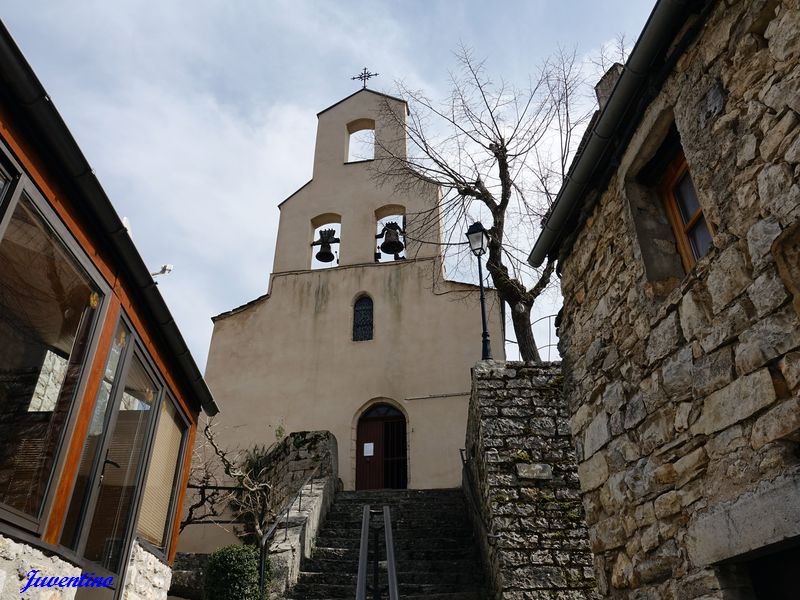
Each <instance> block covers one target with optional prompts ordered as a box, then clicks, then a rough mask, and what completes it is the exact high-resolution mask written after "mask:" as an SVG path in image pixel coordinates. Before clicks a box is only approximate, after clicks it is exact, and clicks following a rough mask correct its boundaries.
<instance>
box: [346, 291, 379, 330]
mask: <svg viewBox="0 0 800 600" xmlns="http://www.w3.org/2000/svg"><path fill="white" fill-rule="evenodd" d="M362 300H369V303H370V311H369V312H370V331H369V337H364V338H356V310H357V307H358V303H359V302H361V301H362ZM352 313H353V318H352V327H351V331H350V334H351V335H350V341H352V342H369V341H371V340H374V339H375V300H374V299H373V298H372V296H370V295H369V294H367V293H361V294H358V295H357V296H356V297H355V299H354V300H353V310H352Z"/></svg>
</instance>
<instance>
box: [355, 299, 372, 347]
mask: <svg viewBox="0 0 800 600" xmlns="http://www.w3.org/2000/svg"><path fill="white" fill-rule="evenodd" d="M371 339H372V298H370V297H369V296H361V298H359V299H358V300H356V303H355V305H354V306H353V341H354V342H363V341H366V340H371Z"/></svg>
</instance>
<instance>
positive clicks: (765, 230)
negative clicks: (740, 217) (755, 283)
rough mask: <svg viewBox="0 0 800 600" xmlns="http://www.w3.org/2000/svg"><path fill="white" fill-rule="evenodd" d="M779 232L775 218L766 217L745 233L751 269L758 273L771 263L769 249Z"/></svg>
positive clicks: (778, 224)
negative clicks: (751, 264)
mask: <svg viewBox="0 0 800 600" xmlns="http://www.w3.org/2000/svg"><path fill="white" fill-rule="evenodd" d="M780 232H781V226H780V223H778V219H776V218H775V217H772V216H770V217H767V218H766V219H761V220H760V221H758V222H757V223H755V224H754V225H753V226H752V227H751V228H750V229H749V230H748V232H747V250H748V252H749V254H750V261H751V262H752V263H753V269H755V270H756V272H758V271H760V270H761V269H763V268H764V267H766V266H767V265H768V264H769V263H771V262H772V255H771V254H770V248H771V247H772V242H774V241H775V238H776V237H778V235H779V234H780Z"/></svg>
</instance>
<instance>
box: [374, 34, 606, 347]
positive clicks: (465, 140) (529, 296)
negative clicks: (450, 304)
mask: <svg viewBox="0 0 800 600" xmlns="http://www.w3.org/2000/svg"><path fill="white" fill-rule="evenodd" d="M456 56H457V59H458V63H459V66H460V70H459V71H458V72H456V73H454V74H451V81H450V84H451V92H450V94H449V97H448V98H447V100H446V101H445V102H443V103H435V102H434V101H432V100H430V99H429V98H428V97H426V96H425V94H424V93H422V92H420V91H416V90H412V89H409V88H408V87H406V86H405V85H404V84H402V83H399V84H398V88H399V93H400V95H401V96H402V97H403V98H404V99H405V100H406V101H407V102H408V103H409V110H410V114H409V116H408V118H407V119H405V120H404V119H402V118H399V117H398V116H397V115H396V113H393V112H392V111H391V109H390V106H389V103H388V102H387V104H386V112H387V114H388V115H394V118H395V119H396V120H397V124H398V125H402V129H403V131H404V133H405V136H406V138H407V139H408V140H409V148H408V154H407V155H404V154H402V153H401V152H398V151H397V150H396V149H397V148H398V147H405V145H402V146H399V145H398V144H397V143H396V141H392V142H391V143H384V144H381V142H380V141H377V142H376V143H378V144H380V149H381V150H382V152H381V153H376V157H380V158H378V159H377V160H376V161H375V168H376V173H377V177H378V179H379V180H380V181H381V182H382V183H385V184H390V185H393V186H394V187H395V188H396V189H398V190H406V189H408V188H409V187H413V186H414V185H416V184H419V185H430V184H434V185H436V186H439V188H440V190H441V194H442V198H441V202H440V203H439V205H438V206H437V207H436V208H435V209H431V210H429V211H427V212H424V213H420V214H415V215H408V219H409V223H410V224H409V225H408V226H407V230H408V231H409V232H410V233H409V234H408V235H410V236H414V237H415V238H417V240H416V241H422V240H424V239H425V238H426V237H429V236H427V235H425V234H426V233H427V232H430V231H432V230H433V229H434V228H438V229H439V230H440V231H443V232H444V236H445V241H444V244H445V245H447V246H459V245H460V239H463V238H461V236H462V235H463V232H464V230H465V229H466V226H467V225H468V222H469V220H470V219H471V218H474V217H475V213H476V209H477V208H478V207H482V208H484V209H486V210H488V213H489V215H490V216H491V219H492V225H491V228H490V229H489V233H490V237H491V240H490V243H489V252H488V260H487V268H488V271H489V274H490V276H491V279H492V283H493V285H494V287H495V288H496V290H497V292H498V295H499V297H500V299H501V300H502V301H504V302H506V303H507V304H508V306H509V307H510V309H511V311H510V312H511V320H512V323H513V327H514V332H515V334H516V338H517V343H518V344H519V350H520V355H521V358H522V359H523V360H526V361H538V360H540V357H539V353H538V350H537V346H536V342H535V339H534V336H533V330H532V326H531V309H532V307H533V304H534V302H535V301H536V299H537V298H538V297H539V296H540V295H541V294H542V292H544V290H545V289H547V287H548V285H549V284H550V280H551V276H552V274H553V270H554V262H553V261H552V260H548V261H547V263H546V264H545V266H544V267H543V268H541V269H538V270H534V269H532V268H531V267H529V265H527V263H526V258H527V253H528V251H529V250H530V245H531V242H532V240H533V239H534V237H535V235H536V232H537V231H538V229H539V227H540V222H541V220H542V218H543V217H544V216H545V214H546V213H547V211H548V209H549V208H550V205H551V204H552V202H553V201H554V199H555V197H556V194H557V192H558V189H559V188H560V187H561V184H562V182H563V181H564V179H565V177H566V175H567V169H568V165H569V162H570V160H571V158H572V156H573V155H574V153H575V150H576V147H577V144H578V142H579V141H580V134H581V132H582V130H583V129H584V128H585V126H586V124H587V123H588V121H589V118H590V117H591V114H592V110H593V109H594V103H593V102H587V95H586V93H585V92H586V86H585V83H586V76H585V71H586V70H585V68H584V67H585V64H584V62H582V61H581V60H579V58H578V57H577V55H576V52H575V51H567V50H565V49H563V48H560V49H559V50H558V52H556V53H555V54H554V55H553V56H552V57H551V58H550V59H549V60H547V61H546V62H545V63H544V65H543V66H542V67H541V68H540V69H539V71H538V73H537V74H536V76H535V77H532V78H531V80H530V81H529V85H528V86H527V88H526V89H524V90H521V89H517V88H515V87H513V86H510V85H508V84H506V83H505V82H503V81H500V82H499V83H495V82H494V81H492V79H491V78H490V77H489V75H488V74H487V71H486V68H485V64H484V62H482V61H478V60H476V59H475V58H474V57H473V55H472V54H471V53H470V51H469V50H468V49H466V48H464V47H461V48H460V49H459V51H458V52H457V54H456ZM413 232H416V234H414V233H413ZM412 239H413V238H412ZM456 240H459V241H456ZM422 243H424V241H422ZM462 254H463V253H462Z"/></svg>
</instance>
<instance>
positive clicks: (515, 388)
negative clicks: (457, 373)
mask: <svg viewBox="0 0 800 600" xmlns="http://www.w3.org/2000/svg"><path fill="white" fill-rule="evenodd" d="M562 381H563V380H562V377H561V368H560V365H559V364H554V363H551V364H544V365H534V364H526V363H516V362H509V363H500V362H483V363H479V364H478V365H477V366H476V367H475V369H474V370H473V389H472V398H471V401H470V410H469V420H468V425H467V442H466V452H467V469H468V470H467V472H466V473H465V475H466V477H465V488H466V489H465V494H466V495H467V498H468V499H469V500H470V501H471V502H470V505H471V506H472V510H473V511H474V512H477V513H478V514H477V515H473V517H474V520H475V521H477V523H478V524H479V525H480V527H479V529H483V530H484V535H483V536H482V537H483V538H484V539H482V540H481V544H482V550H483V553H484V561H485V563H486V565H487V567H488V570H489V573H488V574H489V579H490V585H491V587H492V588H493V592H494V596H495V598H496V599H497V600H522V599H526V600H528V599H531V600H550V599H552V600H556V599H558V600H586V599H589V598H596V595H595V594H596V592H595V583H594V575H593V571H592V556H591V552H590V551H589V541H588V534H587V530H586V524H585V521H584V516H583V511H582V508H581V503H580V495H579V489H578V479H577V465H576V461H575V452H574V450H573V448H572V442H571V439H570V433H569V424H568V415H567V410H566V405H565V404H564V401H563V396H562ZM487 534H488V535H487Z"/></svg>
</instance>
